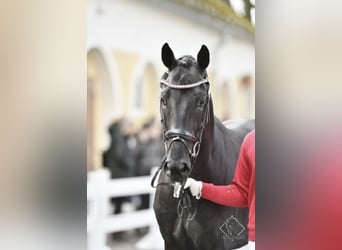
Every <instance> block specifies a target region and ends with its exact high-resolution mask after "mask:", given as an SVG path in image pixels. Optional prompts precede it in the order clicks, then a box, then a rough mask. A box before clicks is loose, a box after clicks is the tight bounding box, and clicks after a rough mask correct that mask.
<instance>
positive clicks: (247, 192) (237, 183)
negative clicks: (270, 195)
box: [201, 130, 255, 241]
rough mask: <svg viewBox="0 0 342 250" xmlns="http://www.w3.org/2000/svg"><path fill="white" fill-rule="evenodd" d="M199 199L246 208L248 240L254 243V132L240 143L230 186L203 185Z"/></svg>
mask: <svg viewBox="0 0 342 250" xmlns="http://www.w3.org/2000/svg"><path fill="white" fill-rule="evenodd" d="M201 197H202V198H204V199H207V200H210V201H212V202H215V203H218V204H221V205H224V206H230V207H248V208H249V218H248V239H249V240H250V241H255V130H253V131H251V132H250V133H249V134H247V135H246V137H245V139H244V141H243V142H242V145H241V149H240V155H239V158H238V161H237V166H236V170H235V175H234V178H233V182H232V184H230V185H226V186H215V185H213V184H209V183H203V188H202V194H201Z"/></svg>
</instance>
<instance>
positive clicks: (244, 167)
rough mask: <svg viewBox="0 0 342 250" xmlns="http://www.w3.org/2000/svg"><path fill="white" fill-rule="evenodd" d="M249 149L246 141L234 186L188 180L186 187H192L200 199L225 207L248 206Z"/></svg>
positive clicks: (242, 148) (193, 192) (238, 162)
mask: <svg viewBox="0 0 342 250" xmlns="http://www.w3.org/2000/svg"><path fill="white" fill-rule="evenodd" d="M248 147H249V145H248V141H246V140H244V142H243V144H242V145H241V150H240V154H239V158H238V161H237V166H236V170H235V175H234V178H233V182H232V184H230V185H225V186H216V185H213V184H211V183H204V182H201V181H196V180H194V179H192V178H188V180H187V183H186V185H185V187H190V191H191V193H192V194H193V195H194V196H196V197H197V198H198V199H199V198H200V197H201V198H203V199H207V200H210V201H212V202H214V203H218V204H221V205H224V206H233V207H246V206H248V190H249V182H250V176H251V171H250V162H249V159H248V154H247V150H248Z"/></svg>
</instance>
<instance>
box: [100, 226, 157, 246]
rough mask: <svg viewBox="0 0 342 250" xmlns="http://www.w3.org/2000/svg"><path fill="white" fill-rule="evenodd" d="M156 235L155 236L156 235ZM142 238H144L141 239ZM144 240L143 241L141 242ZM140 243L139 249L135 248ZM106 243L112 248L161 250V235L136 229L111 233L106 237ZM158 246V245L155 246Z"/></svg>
mask: <svg viewBox="0 0 342 250" xmlns="http://www.w3.org/2000/svg"><path fill="white" fill-rule="evenodd" d="M156 236H157V237H156ZM142 239H144V240H142ZM142 241H144V243H143V242H142ZM137 242H139V243H140V247H141V248H140V249H139V248H137V246H136V244H137ZM107 245H108V246H109V247H110V248H111V249H112V250H162V249H163V247H162V246H163V243H162V242H161V236H159V235H155V234H148V229H136V230H131V231H127V232H122V233H116V234H112V235H110V236H109V237H108V240H107ZM156 246H160V247H156Z"/></svg>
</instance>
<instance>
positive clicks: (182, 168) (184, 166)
mask: <svg viewBox="0 0 342 250" xmlns="http://www.w3.org/2000/svg"><path fill="white" fill-rule="evenodd" d="M180 170H181V172H186V171H188V170H189V167H188V164H186V163H182V165H181V169H180Z"/></svg>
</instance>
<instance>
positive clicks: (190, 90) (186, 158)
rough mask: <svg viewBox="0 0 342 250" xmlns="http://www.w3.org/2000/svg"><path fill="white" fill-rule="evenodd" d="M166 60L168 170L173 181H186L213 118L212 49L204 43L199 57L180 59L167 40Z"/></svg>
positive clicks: (162, 97) (164, 95)
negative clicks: (210, 65)
mask: <svg viewBox="0 0 342 250" xmlns="http://www.w3.org/2000/svg"><path fill="white" fill-rule="evenodd" d="M161 56H162V61H163V63H164V65H165V66H166V67H167V68H168V71H167V72H165V73H164V74H163V76H162V79H161V82H160V88H161V94H160V114H161V122H162V125H163V132H164V143H165V148H166V158H165V162H164V166H163V167H164V170H165V172H166V175H167V176H169V177H170V179H171V181H172V182H179V183H182V184H183V183H184V182H185V180H186V178H187V177H188V176H189V175H190V173H191V170H192V167H193V165H194V162H195V161H196V158H197V156H198V154H199V151H200V144H201V139H202V134H203V130H204V128H205V126H206V124H207V122H208V120H209V112H210V104H211V98H210V91H209V81H208V78H207V72H206V68H207V67H208V65H209V50H208V48H207V47H206V46H205V45H202V47H201V49H200V50H199V52H198V54H197V60H195V58H193V57H192V56H189V55H187V56H182V57H180V58H178V59H176V58H175V57H174V54H173V52H172V50H171V48H170V47H169V45H168V44H167V43H165V44H164V46H163V47H162V53H161Z"/></svg>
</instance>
